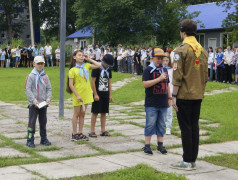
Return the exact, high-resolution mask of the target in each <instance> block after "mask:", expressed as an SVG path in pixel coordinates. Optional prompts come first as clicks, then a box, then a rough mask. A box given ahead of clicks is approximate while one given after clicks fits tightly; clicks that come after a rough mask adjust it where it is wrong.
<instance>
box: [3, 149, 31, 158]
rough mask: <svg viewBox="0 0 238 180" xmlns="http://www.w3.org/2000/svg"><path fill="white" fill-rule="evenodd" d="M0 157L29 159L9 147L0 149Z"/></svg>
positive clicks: (27, 155) (24, 154) (26, 155)
mask: <svg viewBox="0 0 238 180" xmlns="http://www.w3.org/2000/svg"><path fill="white" fill-rule="evenodd" d="M0 157H9V158H12V157H30V155H29V154H26V153H22V152H20V151H18V150H16V149H13V148H11V147H0Z"/></svg>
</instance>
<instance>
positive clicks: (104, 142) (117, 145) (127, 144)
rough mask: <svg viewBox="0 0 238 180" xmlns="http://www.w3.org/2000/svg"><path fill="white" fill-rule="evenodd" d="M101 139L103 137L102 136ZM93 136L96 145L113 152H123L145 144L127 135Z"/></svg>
mask: <svg viewBox="0 0 238 180" xmlns="http://www.w3.org/2000/svg"><path fill="white" fill-rule="evenodd" d="M100 139H101V138H100ZM100 139H98V138H95V139H93V138H91V139H90V142H92V143H93V144H94V145H95V146H97V147H99V148H102V149H104V150H107V151H112V152H121V151H128V150H135V149H141V148H142V147H143V146H144V144H142V143H140V142H137V141H134V140H131V139H129V138H126V137H121V136H118V137H107V138H105V139H101V140H100Z"/></svg>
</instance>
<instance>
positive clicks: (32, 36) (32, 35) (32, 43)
mask: <svg viewBox="0 0 238 180" xmlns="http://www.w3.org/2000/svg"><path fill="white" fill-rule="evenodd" d="M29 13H30V28H31V45H32V46H34V44H35V42H34V31H33V18H32V4H31V0H29Z"/></svg>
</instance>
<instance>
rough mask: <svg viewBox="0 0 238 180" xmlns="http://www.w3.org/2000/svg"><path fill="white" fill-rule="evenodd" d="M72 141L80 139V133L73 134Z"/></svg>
mask: <svg viewBox="0 0 238 180" xmlns="http://www.w3.org/2000/svg"><path fill="white" fill-rule="evenodd" d="M71 141H79V137H78V134H75V135H73V134H72V138H71Z"/></svg>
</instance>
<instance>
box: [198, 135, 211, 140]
mask: <svg viewBox="0 0 238 180" xmlns="http://www.w3.org/2000/svg"><path fill="white" fill-rule="evenodd" d="M209 138H210V136H200V137H199V139H200V140H207V139H209Z"/></svg>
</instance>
